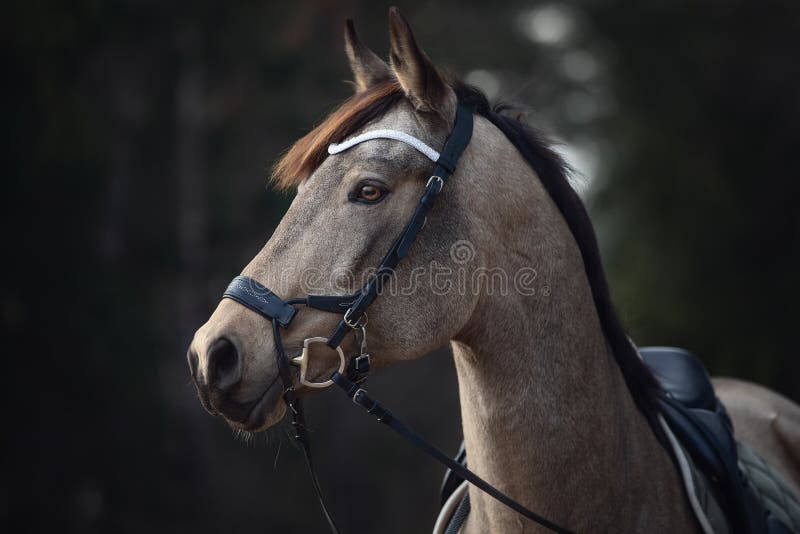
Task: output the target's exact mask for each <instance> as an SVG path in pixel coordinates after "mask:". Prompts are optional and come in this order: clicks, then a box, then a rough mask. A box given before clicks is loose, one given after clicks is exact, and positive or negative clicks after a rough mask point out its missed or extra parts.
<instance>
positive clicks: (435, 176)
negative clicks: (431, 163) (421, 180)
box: [425, 174, 444, 195]
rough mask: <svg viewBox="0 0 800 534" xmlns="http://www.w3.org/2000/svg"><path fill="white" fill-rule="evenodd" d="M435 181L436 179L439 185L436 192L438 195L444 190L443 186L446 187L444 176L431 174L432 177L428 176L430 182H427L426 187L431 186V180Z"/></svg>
mask: <svg viewBox="0 0 800 534" xmlns="http://www.w3.org/2000/svg"><path fill="white" fill-rule="evenodd" d="M433 181H436V183H437V186H438V187H437V188H436V191H435V194H437V195H438V194H439V193H441V192H442V188H444V180H443V179H442V177H441V176H437V175H435V174H434V175H433V176H431V177H430V178H428V183H427V184H425V189H427V188H428V187H430V185H431V182H433Z"/></svg>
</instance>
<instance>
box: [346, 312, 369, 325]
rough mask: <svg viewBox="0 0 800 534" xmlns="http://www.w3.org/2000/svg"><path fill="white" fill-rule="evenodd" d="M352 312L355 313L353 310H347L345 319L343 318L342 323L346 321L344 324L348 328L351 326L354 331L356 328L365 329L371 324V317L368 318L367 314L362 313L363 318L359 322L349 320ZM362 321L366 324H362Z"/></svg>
mask: <svg viewBox="0 0 800 534" xmlns="http://www.w3.org/2000/svg"><path fill="white" fill-rule="evenodd" d="M352 311H353V308H347V311H346V312H344V317H342V321H344V324H346V325H347V326H349V327H350V328H352V329H354V330H355V329H356V328H363V327H365V326H367V323H368V322H369V317H367V312H364V313H362V314H361V317H359V318H358V320H357V321H351V320H350V319H349V317H350V313H351V312H352ZM362 320H363V321H364V322H361V321H362Z"/></svg>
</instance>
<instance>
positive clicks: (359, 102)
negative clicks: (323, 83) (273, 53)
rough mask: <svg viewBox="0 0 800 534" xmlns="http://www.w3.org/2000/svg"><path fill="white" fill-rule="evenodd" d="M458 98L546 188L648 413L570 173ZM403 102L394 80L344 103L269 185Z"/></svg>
mask: <svg viewBox="0 0 800 534" xmlns="http://www.w3.org/2000/svg"><path fill="white" fill-rule="evenodd" d="M452 85H453V89H454V90H455V92H456V95H457V96H458V98H459V99H460V100H461V101H462V102H464V103H466V104H468V105H470V106H472V107H473V109H474V110H475V113H477V114H478V115H480V116H482V117H484V118H486V119H487V120H489V121H490V122H491V123H492V124H494V125H495V127H497V128H498V129H499V130H500V131H501V132H503V134H504V135H505V136H506V137H507V138H508V140H509V141H510V142H511V143H512V144H513V145H514V146H515V147H516V149H517V150H518V151H519V152H520V154H522V156H523V157H524V158H525V160H526V161H527V162H528V164H529V165H530V166H531V168H533V170H534V171H535V172H536V174H537V175H538V177H539V180H540V181H541V182H542V184H543V185H544V188H545V190H546V191H547V193H548V194H549V195H550V198H552V199H553V202H554V203H555V205H556V206H557V207H558V210H559V211H560V212H561V215H562V217H564V220H565V221H566V223H567V226H568V227H569V229H570V231H571V232H572V235H573V237H574V238H575V241H576V242H577V245H578V248H579V249H580V253H581V256H582V258H583V264H584V268H585V270H586V275H587V278H588V280H589V285H590V287H591V290H592V296H593V299H594V303H595V307H596V309H597V314H598V316H599V319H600V324H601V327H602V329H603V334H604V335H605V338H606V341H607V342H608V345H609V347H610V349H611V352H612V354H613V355H614V358H615V359H616V361H617V364H618V365H619V368H620V370H621V371H622V375H623V377H624V379H625V383H626V384H627V386H628V389H629V390H630V392H631V395H632V396H633V399H634V401H635V402H636V404H637V405H638V406H639V407H640V408H641V409H643V410H644V411H645V413H646V414H647V413H652V411H651V410H650V408H652V406H653V400H654V398H655V394H657V393H658V392H659V391H660V387H659V386H658V382H657V381H656V379H655V378H654V377H653V375H652V373H651V372H650V370H649V369H648V368H647V366H646V365H645V364H644V362H643V361H642V359H641V358H640V357H639V354H638V351H637V350H636V348H635V346H634V345H633V343H632V342H631V340H630V339H629V338H628V335H627V333H626V332H625V329H624V327H623V325H622V322H621V321H620V319H619V316H618V315H617V312H616V309H615V308H614V305H613V303H612V302H611V294H610V291H609V288H608V282H607V280H606V275H605V271H604V269H603V264H602V261H601V258H600V249H599V247H598V244H597V237H596V236H595V232H594V227H593V226H592V222H591V220H590V218H589V214H588V213H587V211H586V208H585V206H584V205H583V202H582V201H581V199H580V197H579V196H578V194H577V193H576V192H575V190H574V189H573V188H572V186H571V185H570V184H569V181H568V180H567V175H568V167H567V165H566V164H565V162H564V160H563V158H562V157H561V156H560V155H559V154H558V153H557V152H556V151H555V150H553V148H552V147H551V145H550V143H549V142H548V141H547V140H546V139H545V138H544V137H543V136H542V135H541V134H540V133H539V132H538V131H536V130H535V129H533V128H531V127H530V126H527V125H526V124H524V123H522V122H521V121H519V120H518V119H516V118H513V117H511V116H509V115H507V114H505V113H504V112H506V111H508V110H509V109H511V108H510V106H507V105H502V104H501V105H497V106H495V107H492V106H491V105H490V104H489V101H488V99H487V98H486V96H485V95H484V94H483V93H482V92H481V91H480V90H478V89H476V88H474V87H471V86H469V85H466V84H464V83H462V82H460V81H455V82H452ZM403 97H404V94H403V90H402V88H401V87H400V85H399V83H397V81H395V80H389V81H385V82H381V83H378V84H376V85H374V86H372V87H370V88H369V89H367V90H365V91H361V92H359V93H356V94H355V95H353V96H352V97H350V98H349V99H347V100H346V101H345V102H344V103H343V104H342V105H341V106H340V107H339V108H338V109H336V110H335V111H334V112H333V113H331V114H330V115H329V116H328V117H327V118H326V119H325V120H324V121H323V122H322V123H320V124H319V125H318V126H317V127H316V128H314V129H313V130H312V131H311V132H309V133H308V134H306V135H305V136H304V137H302V138H301V139H300V140H298V141H297V142H296V143H295V144H294V145H293V146H292V147H291V148H290V149H289V150H288V151H287V153H286V155H284V156H283V158H281V160H280V161H278V163H277V164H276V165H275V167H274V169H273V174H272V181H273V183H275V184H276V185H277V186H278V187H279V188H282V189H287V188H291V187H296V186H297V185H299V184H300V183H301V182H302V181H303V180H305V179H306V178H307V177H308V176H309V175H311V173H312V172H314V170H315V169H316V168H317V167H318V166H319V165H320V164H321V163H322V161H323V160H324V159H325V158H326V157H327V156H328V152H327V148H328V145H329V144H330V143H338V142H341V141H343V140H344V139H346V138H347V137H349V136H350V135H352V134H354V133H355V132H357V131H359V130H361V129H362V128H364V127H365V126H367V125H368V124H369V123H370V122H373V121H374V120H377V119H379V118H380V117H382V116H383V115H384V114H385V113H386V112H387V111H389V109H390V108H392V107H393V106H394V105H395V104H396V103H397V102H399V101H400V100H401V99H402V98H403Z"/></svg>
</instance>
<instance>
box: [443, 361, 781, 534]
mask: <svg viewBox="0 0 800 534" xmlns="http://www.w3.org/2000/svg"><path fill="white" fill-rule="evenodd" d="M639 352H640V354H641V356H642V359H643V360H644V362H645V363H646V364H647V366H648V367H649V368H650V370H651V371H652V372H653V375H654V376H655V377H656V379H657V380H658V382H659V383H660V385H661V386H662V388H663V390H664V393H665V394H664V395H663V396H661V397H659V399H658V406H659V412H660V415H661V416H662V417H663V419H664V421H665V422H666V425H667V427H668V428H669V430H670V431H671V433H672V434H673V435H674V437H675V438H676V439H677V441H678V442H679V445H680V447H681V449H682V450H683V451H685V453H686V454H688V456H689V457H690V458H691V463H692V464H693V467H694V468H695V469H696V470H697V471H699V472H700V474H701V475H702V477H703V480H705V481H707V484H706V486H707V488H706V489H707V490H709V492H710V493H711V495H712V497H713V498H714V500H716V501H717V504H718V505H719V508H720V509H721V510H722V511H723V513H724V516H725V518H724V523H726V526H727V529H724V530H726V531H727V532H730V533H731V534H784V533H790V532H791V531H790V529H789V528H788V527H787V526H786V525H785V524H784V523H783V522H782V521H781V520H780V519H778V518H777V517H776V516H775V515H773V514H771V513H770V512H769V510H767V509H766V508H765V507H764V505H763V504H762V501H761V500H760V499H759V497H758V495H757V491H754V488H753V487H752V486H751V484H750V482H749V481H748V479H747V478H746V477H745V475H744V474H743V473H742V470H741V469H740V459H739V454H738V451H737V443H736V441H735V440H734V437H733V424H732V422H731V419H730V417H729V416H728V413H727V412H726V411H725V407H724V406H723V405H722V403H721V402H720V401H719V399H718V398H717V396H716V394H715V393H714V387H713V386H712V384H711V380H710V378H709V376H708V373H707V372H706V369H705V367H703V364H702V363H700V360H698V359H697V358H696V357H695V356H694V355H692V354H691V353H689V352H688V351H686V350H683V349H679V348H673V347H646V348H641V349H639ZM665 447H666V448H667V449H668V450H669V451H670V453H671V456H672V457H673V460H674V461H675V462H676V464H677V459H676V458H675V451H673V450H672V449H671V448H670V447H669V446H668V445H667V444H665ZM456 460H457V461H459V462H460V463H462V464H464V465H466V461H467V452H466V451H465V449H464V443H463V442H462V443H461V447H460V449H459V452H458V455H457V456H456ZM462 482H463V481H462V480H461V479H460V477H458V476H456V475H455V474H454V473H452V472H451V471H449V470H448V471H447V473H446V474H445V477H444V481H443V483H442V487H441V499H442V504H444V503H445V501H446V500H447V499H448V498H449V497H450V495H451V494H452V493H453V492H454V491H455V490H456V488H457V487H458V486H459V485H460V484H461V483H462ZM687 491H689V490H687ZM466 499H468V495H467V497H465V500H466ZM466 504H467V508H468V506H469V505H468V502H467V503H466ZM454 519H455V518H454ZM462 520H463V518H462ZM453 526H455V525H453V524H451V525H450V527H453ZM458 526H459V527H460V525H458ZM450 531H452V532H457V528H456V529H452V528H448V532H450Z"/></svg>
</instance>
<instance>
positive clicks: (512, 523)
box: [452, 148, 694, 532]
mask: <svg viewBox="0 0 800 534" xmlns="http://www.w3.org/2000/svg"><path fill="white" fill-rule="evenodd" d="M495 150H496V148H495ZM526 169H527V170H523V169H519V168H518V169H517V170H518V172H520V173H527V174H531V171H530V169H529V168H528V167H527V165H526ZM484 172H486V173H490V172H491V168H490V167H486V168H485V169H484ZM503 172H508V169H505V170H504V171H503ZM505 176H509V175H508V174H505ZM489 179H493V178H491V177H489ZM524 179H526V180H530V181H529V182H528V183H527V185H526V187H527V188H528V190H533V191H534V192H533V194H534V197H532V198H529V199H527V200H526V201H525V202H522V203H519V202H518V203H516V204H517V205H519V206H520V209H519V210H518V211H517V212H515V211H514V208H513V206H511V203H508V204H507V205H509V206H511V207H509V209H507V210H506V211H505V213H506V214H507V216H508V217H511V219H512V220H513V224H511V223H509V222H508V221H505V222H504V221H498V218H497V213H498V212H497V210H494V209H490V208H487V211H486V213H485V214H481V208H480V207H478V208H477V209H476V211H473V212H472V213H471V215H472V214H475V215H476V217H475V220H476V221H477V222H478V224H480V225H482V226H484V227H485V228H488V229H489V230H490V231H489V232H488V233H491V231H492V230H494V231H498V232H502V233H500V234H495V235H502V236H503V239H502V240H499V239H491V238H489V239H486V241H485V242H483V243H480V244H479V247H485V249H484V252H485V253H486V254H485V256H484V257H485V258H488V259H487V263H488V262H491V263H493V264H492V265H489V267H492V268H496V267H497V266H500V267H502V268H503V269H504V270H506V272H507V273H508V276H509V279H513V277H514V273H516V272H519V270H520V269H522V268H530V267H531V262H536V265H535V267H536V268H537V276H536V278H535V281H536V284H537V285H538V287H535V288H533V289H534V291H535V294H534V295H525V294H522V292H520V291H515V290H514V289H515V288H513V287H512V288H510V291H508V292H506V294H498V292H495V294H486V293H487V292H484V294H483V295H481V297H480V301H479V303H478V306H477V307H476V311H475V313H474V315H473V318H472V319H471V320H470V322H469V324H468V325H467V326H466V327H465V328H464V329H463V330H462V332H461V333H460V334H459V335H458V336H456V338H455V339H454V340H453V343H452V345H453V352H454V357H455V362H456V369H457V374H458V381H459V394H460V401H461V413H462V422H463V430H464V440H465V444H466V449H467V455H468V462H469V467H470V468H471V469H473V470H474V471H475V472H476V473H477V474H478V475H480V476H481V477H484V478H485V479H486V480H488V481H489V482H490V483H492V484H494V485H495V486H497V487H498V488H499V489H500V490H501V491H503V492H504V493H506V494H507V495H509V496H511V497H512V498H515V499H517V500H518V501H519V502H521V503H523V504H524V505H526V506H527V507H529V508H530V509H532V510H534V511H536V512H538V513H541V514H543V515H544V516H546V517H548V518H550V519H552V520H554V521H556V522H558V523H560V524H563V525H565V526H568V527H569V528H571V529H573V530H577V531H579V532H584V531H585V532H589V531H594V532H605V531H641V528H644V529H645V530H648V531H651V532H653V531H659V530H660V527H663V530H664V531H670V529H678V530H672V531H681V532H689V531H692V530H694V527H693V523H692V519H691V518H690V516H689V515H688V509H687V508H686V506H685V503H684V500H685V499H684V498H683V494H682V492H681V490H680V485H679V480H678V479H677V476H676V474H675V472H674V469H673V467H672V464H671V462H670V461H669V458H668V456H667V455H666V453H665V452H664V451H663V449H662V448H661V446H660V445H659V444H658V442H657V441H656V439H655V438H654V436H653V433H652V431H651V429H650V428H649V426H648V424H647V422H646V421H645V419H644V417H643V415H642V414H641V413H640V412H639V411H638V409H637V408H636V406H635V404H634V401H633V399H632V397H631V395H630V393H629V391H628V389H627V387H626V385H625V382H624V379H623V377H622V374H621V371H620V370H619V368H618V366H617V363H616V361H615V360H614V358H613V355H611V354H610V351H609V350H608V348H607V345H606V342H605V338H604V335H603V332H602V329H601V326H600V322H599V319H598V316H597V312H596V308H595V305H594V302H593V299H592V292H591V288H590V286H589V282H588V280H587V277H586V274H585V271H584V267H583V262H582V259H581V256H580V252H579V250H578V248H577V244H576V243H575V241H574V239H573V238H572V235H571V233H570V232H569V230H568V228H567V226H566V223H565V222H564V220H563V218H562V217H561V215H560V213H559V212H558V210H557V208H556V207H555V205H554V204H553V203H552V201H551V200H550V199H549V197H547V195H546V194H544V193H543V192H542V191H541V190H540V191H538V193H537V192H536V188H535V187H532V186H531V184H537V185H538V181H537V180H536V178H535V177H534V176H525V177H524ZM498 180H499V177H498ZM494 183H495V184H497V183H500V182H499V181H495V182H494ZM538 187H541V186H540V185H538ZM519 190H520V189H519V188H514V191H515V193H518V191H519ZM531 214H535V215H531ZM482 215H485V217H483V216H482ZM514 217H518V218H517V219H516V220H514ZM533 217H536V220H532V218H533ZM493 227H494V228H493ZM493 247H494V248H493ZM497 247H502V249H501V250H498V248H497ZM478 252H479V254H480V252H481V249H480V248H478ZM492 258H494V259H495V260H492ZM529 289H530V288H529ZM653 481H659V482H660V483H659V484H654V483H653ZM470 500H471V506H472V511H471V512H470V516H469V519H468V522H467V525H466V530H465V531H466V532H520V531H528V529H531V530H532V529H534V527H535V526H536V525H534V524H533V523H531V522H529V521H527V520H524V519H523V518H522V517H521V516H519V515H518V514H516V513H515V512H513V511H511V510H510V509H508V508H506V507H505V506H504V505H502V504H500V503H498V502H497V501H495V500H493V499H492V498H491V497H489V496H487V495H485V494H483V493H482V492H480V491H479V490H476V489H475V488H470ZM665 502H671V503H674V506H673V507H671V508H670V515H665V512H663V510H664V503H665ZM675 510H679V511H680V512H679V513H673V512H674V511H675ZM645 525H646V527H645ZM640 527H641V528H640Z"/></svg>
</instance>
